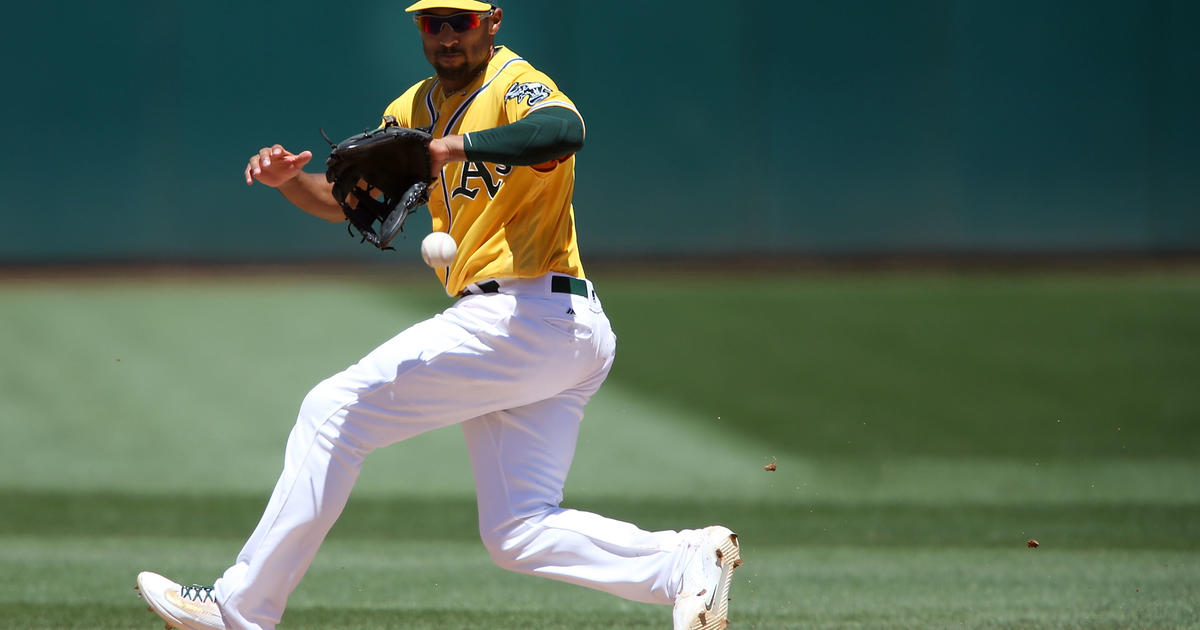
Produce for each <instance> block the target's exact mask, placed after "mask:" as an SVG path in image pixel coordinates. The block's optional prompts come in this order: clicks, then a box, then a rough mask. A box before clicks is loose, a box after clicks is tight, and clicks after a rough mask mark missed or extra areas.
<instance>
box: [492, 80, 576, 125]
mask: <svg viewBox="0 0 1200 630" xmlns="http://www.w3.org/2000/svg"><path fill="white" fill-rule="evenodd" d="M543 107H563V108H566V109H569V110H571V111H572V112H575V115H576V116H579V121H580V122H583V115H582V114H580V113H579V110H578V109H577V108H576V107H575V103H574V102H572V101H571V99H570V98H568V97H567V95H566V94H564V93H563V92H562V91H561V90H559V89H558V86H557V85H555V83H554V81H553V80H551V79H550V77H548V76H546V75H545V74H544V73H542V72H540V71H538V70H529V71H527V72H523V73H521V74H519V75H517V76H516V77H515V78H514V79H513V81H512V82H511V83H509V85H508V87H507V88H506V89H505V92H504V113H505V118H506V119H507V120H508V122H516V121H518V120H521V119H522V118H524V117H525V116H527V115H528V114H529V113H530V112H533V111H537V110H539V109H542V108H543ZM585 132H586V127H585Z"/></svg>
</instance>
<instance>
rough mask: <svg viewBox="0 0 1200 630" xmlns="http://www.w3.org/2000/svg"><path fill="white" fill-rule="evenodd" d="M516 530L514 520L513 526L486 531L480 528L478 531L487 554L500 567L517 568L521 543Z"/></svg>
mask: <svg viewBox="0 0 1200 630" xmlns="http://www.w3.org/2000/svg"><path fill="white" fill-rule="evenodd" d="M516 530H517V526H516V524H515V522H514V525H513V526H505V527H502V528H499V529H490V530H487V531H483V530H482V529H481V530H480V532H479V537H480V539H482V540H483V546H484V547H485V548H486V549H487V552H488V555H490V556H491V557H492V562H494V563H496V566H498V567H500V568H501V569H507V570H509V571H517V570H519V568H518V567H519V558H520V554H521V548H522V545H521V544H520V537H519V536H518V535H517V531H516Z"/></svg>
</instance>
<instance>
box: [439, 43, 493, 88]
mask: <svg viewBox="0 0 1200 630" xmlns="http://www.w3.org/2000/svg"><path fill="white" fill-rule="evenodd" d="M482 48H483V50H477V51H468V50H467V49H465V48H462V47H455V48H448V49H447V48H437V49H435V50H429V49H426V57H428V58H429V61H430V64H431V65H432V66H433V69H434V71H435V72H436V73H437V75H438V77H439V78H440V79H441V80H442V81H445V82H450V83H452V84H454V83H467V82H469V81H471V80H472V79H474V78H475V77H476V76H477V75H478V74H479V73H480V72H482V71H483V69H484V68H485V67H486V66H487V63H488V60H489V59H490V58H491V55H490V54H488V53H489V52H490V48H491V47H490V46H489V45H487V44H484V46H482ZM471 53H475V54H471ZM447 54H451V55H454V56H453V57H452V58H450V59H445V58H444V57H443V55H447ZM476 60H478V61H476Z"/></svg>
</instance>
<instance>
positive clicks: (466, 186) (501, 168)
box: [450, 162, 513, 199]
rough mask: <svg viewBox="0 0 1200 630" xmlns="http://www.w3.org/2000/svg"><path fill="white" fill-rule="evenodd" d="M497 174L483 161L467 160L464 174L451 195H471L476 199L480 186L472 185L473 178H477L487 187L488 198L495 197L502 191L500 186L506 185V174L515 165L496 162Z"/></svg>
mask: <svg viewBox="0 0 1200 630" xmlns="http://www.w3.org/2000/svg"><path fill="white" fill-rule="evenodd" d="M493 166H495V167H496V174H495V175H492V171H491V170H489V169H488V165H487V164H484V163H483V162H467V163H465V164H463V169H462V176H461V177H460V178H459V181H458V186H455V187H454V190H453V191H451V192H450V196H451V197H469V198H471V199H474V198H475V196H476V195H478V194H479V191H480V190H481V189H480V188H476V187H473V186H471V180H474V179H477V180H479V181H480V183H482V184H483V187H484V188H486V189H487V192H488V198H489V199H490V198H494V197H495V196H496V193H497V192H500V186H502V185H504V176H505V175H508V174H509V173H511V172H512V170H513V167H511V166H509V165H507V164H494V165H493Z"/></svg>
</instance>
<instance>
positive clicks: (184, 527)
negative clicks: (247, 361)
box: [0, 491, 1200, 550]
mask: <svg viewBox="0 0 1200 630" xmlns="http://www.w3.org/2000/svg"><path fill="white" fill-rule="evenodd" d="M0 502H2V503H3V505H4V506H5V510H4V512H3V513H0V535H4V536H29V537H57V536H87V535H94V536H146V537H154V538H161V537H196V538H209V539H230V540H235V541H240V540H243V539H245V538H246V537H247V536H249V534H250V532H251V531H252V529H253V527H254V525H255V523H256V522H257V519H258V517H259V515H260V514H261V510H262V508H263V506H264V504H265V497H259V496H252V495H245V496H226V495H221V496H183V497H161V496H145V495H137V494H115V493H102V494H67V493H35V492H22V491H7V492H2V493H0ZM565 506H566V507H573V508H577V509H583V510H587V511H591V512H597V513H600V514H603V515H605V516H610V517H613V518H618V519H623V520H628V521H631V522H634V523H637V524H638V525H640V526H641V527H643V528H645V529H651V530H659V529H680V528H684V527H699V526H703V525H706V524H710V523H724V524H727V525H729V526H731V527H733V528H734V529H736V530H737V531H738V532H739V533H740V534H741V535H742V536H743V538H744V540H745V541H746V544H748V545H754V546H772V545H815V546H820V545H859V546H880V547H889V546H918V547H920V546H935V547H1020V546H1023V545H1024V543H1025V541H1026V540H1027V539H1030V538H1034V539H1038V540H1039V541H1041V542H1042V544H1043V545H1044V546H1046V547H1049V548H1063V549H1179V550H1195V549H1200V505H1196V504H1175V505H1170V504H1160V503H1153V504H1152V503H1116V504H1085V503H1070V502H1056V503H1035V502H1028V503H1012V504H969V503H965V504H935V505H924V504H909V503H893V504H888V503H875V504H861V505H856V504H840V503H819V502H817V503H811V504H808V505H802V504H783V503H769V502H733V501H721V500H716V501H703V500H699V499H698V500H691V501H682V500H674V501H672V500H658V499H655V500H636V499H596V500H590V501H587V502H585V503H579V504H572V503H570V502H568V503H566V504H565ZM476 523H477V521H476V509H475V503H474V501H471V500H466V499H430V498H424V497H416V498H413V497H396V498H394V499H382V498H376V497H369V498H357V497H352V498H351V500H350V503H349V505H348V507H347V509H346V511H345V512H344V513H343V515H342V518H341V519H340V520H339V521H338V523H337V524H336V525H335V527H334V529H333V532H332V536H333V537H334V538H345V539H356V540H361V539H371V540H401V541H403V540H413V541H475V540H478V533H477V525H476Z"/></svg>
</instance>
